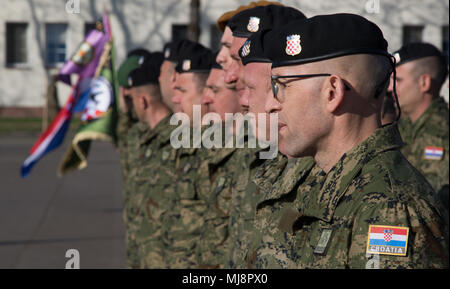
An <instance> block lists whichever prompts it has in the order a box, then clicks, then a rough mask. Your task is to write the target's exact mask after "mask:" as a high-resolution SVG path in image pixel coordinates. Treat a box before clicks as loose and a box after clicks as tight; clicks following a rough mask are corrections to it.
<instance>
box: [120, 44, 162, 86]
mask: <svg viewBox="0 0 450 289" xmlns="http://www.w3.org/2000/svg"><path fill="white" fill-rule="evenodd" d="M163 61H164V56H163V54H162V53H161V52H154V53H152V54H151V55H150V57H148V58H146V59H145V61H144V63H143V64H142V65H141V66H139V67H138V68H136V69H135V70H133V71H132V72H131V73H130V75H129V76H128V85H129V86H130V87H136V86H141V85H144V84H159V82H158V77H159V72H160V67H161V64H162V62H163Z"/></svg>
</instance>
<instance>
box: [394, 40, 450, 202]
mask: <svg viewBox="0 0 450 289" xmlns="http://www.w3.org/2000/svg"><path fill="white" fill-rule="evenodd" d="M394 56H396V58H397V60H398V61H397V92H398V97H399V103H400V108H401V110H402V116H403V118H402V119H401V121H400V122H399V130H400V134H401V136H402V139H403V141H404V142H405V146H404V147H403V148H402V153H403V155H404V156H405V157H406V158H407V159H408V161H409V162H410V163H411V164H412V165H413V166H414V167H416V168H417V169H418V170H419V171H420V172H421V173H422V174H423V175H424V176H425V178H426V179H427V180H428V182H430V184H431V185H432V187H433V189H434V190H435V191H436V193H438V194H439V196H440V197H441V199H442V201H443V202H444V204H445V205H446V207H447V209H448V186H449V177H448V176H449V169H448V167H449V157H448V152H449V151H448V149H449V122H448V113H449V111H448V106H447V103H445V101H444V99H443V98H442V97H439V92H440V90H441V87H442V85H443V83H444V81H445V78H446V76H447V74H448V73H447V65H446V63H445V58H444V56H443V55H442V53H441V52H440V51H439V50H438V49H437V48H436V47H434V46H433V45H431V44H428V43H411V44H407V45H405V46H404V47H402V48H401V49H400V50H399V51H397V52H395V53H394ZM390 90H392V87H390Z"/></svg>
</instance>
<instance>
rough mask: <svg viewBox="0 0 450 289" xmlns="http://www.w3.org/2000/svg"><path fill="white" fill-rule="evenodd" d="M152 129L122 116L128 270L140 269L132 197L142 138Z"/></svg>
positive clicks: (120, 142) (121, 156)
mask: <svg viewBox="0 0 450 289" xmlns="http://www.w3.org/2000/svg"><path fill="white" fill-rule="evenodd" d="M149 130H150V128H149V127H148V125H146V124H143V123H141V122H132V121H130V119H128V118H127V115H125V114H123V113H122V114H121V115H120V118H119V124H118V133H119V135H118V144H119V159H120V165H121V171H122V190H123V213H122V217H123V220H124V224H125V242H126V256H127V257H126V262H127V267H128V268H136V267H138V263H139V261H138V253H137V245H136V240H135V226H134V225H133V221H134V220H133V213H132V211H133V207H132V201H131V199H132V197H133V192H134V189H133V187H134V185H135V184H134V179H135V177H136V174H137V172H138V171H137V168H138V163H139V151H140V150H141V149H142V148H141V147H140V143H139V140H140V138H141V137H142V136H143V135H145V134H146V133H148V131H149Z"/></svg>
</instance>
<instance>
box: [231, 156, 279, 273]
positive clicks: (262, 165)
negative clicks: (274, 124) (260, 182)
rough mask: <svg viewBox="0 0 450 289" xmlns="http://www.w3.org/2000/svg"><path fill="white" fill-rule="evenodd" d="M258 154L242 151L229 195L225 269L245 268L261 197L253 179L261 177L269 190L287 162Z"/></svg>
mask: <svg viewBox="0 0 450 289" xmlns="http://www.w3.org/2000/svg"><path fill="white" fill-rule="evenodd" d="M260 152H261V151H260V150H252V151H247V152H245V151H242V152H241V154H243V156H242V157H241V158H243V159H245V160H246V161H244V162H243V163H242V164H241V165H242V169H241V170H239V171H238V172H236V175H235V180H236V181H235V185H234V188H233V194H232V200H231V203H232V206H231V212H230V222H229V237H228V238H229V239H230V245H229V250H228V254H227V256H226V260H225V268H227V269H243V268H246V267H247V264H246V263H245V261H244V260H245V254H246V252H247V250H248V239H249V235H251V234H252V233H253V230H254V226H253V221H254V217H255V212H256V205H257V204H258V202H259V200H260V198H261V196H262V194H261V191H260V189H259V187H257V186H256V184H255V183H254V182H253V181H252V180H253V178H255V176H256V175H259V176H261V177H262V176H263V177H262V178H263V179H264V181H265V183H266V184H267V186H268V187H269V188H267V189H270V188H271V187H272V185H273V184H274V183H275V181H276V180H277V178H278V177H279V176H280V174H281V172H282V171H283V170H284V168H285V166H286V164H287V158H286V157H285V156H284V155H282V154H280V153H278V154H277V156H276V157H275V158H273V159H260V158H259V153H260Z"/></svg>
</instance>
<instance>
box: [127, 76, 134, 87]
mask: <svg viewBox="0 0 450 289" xmlns="http://www.w3.org/2000/svg"><path fill="white" fill-rule="evenodd" d="M128 85H129V86H133V79H132V78H131V76H128Z"/></svg>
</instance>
